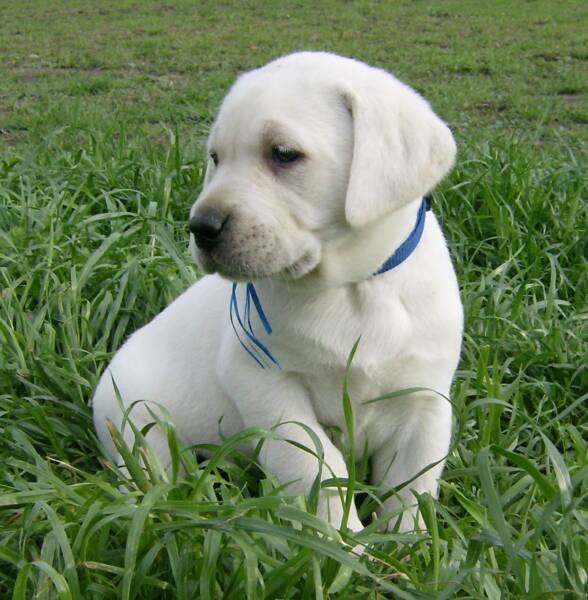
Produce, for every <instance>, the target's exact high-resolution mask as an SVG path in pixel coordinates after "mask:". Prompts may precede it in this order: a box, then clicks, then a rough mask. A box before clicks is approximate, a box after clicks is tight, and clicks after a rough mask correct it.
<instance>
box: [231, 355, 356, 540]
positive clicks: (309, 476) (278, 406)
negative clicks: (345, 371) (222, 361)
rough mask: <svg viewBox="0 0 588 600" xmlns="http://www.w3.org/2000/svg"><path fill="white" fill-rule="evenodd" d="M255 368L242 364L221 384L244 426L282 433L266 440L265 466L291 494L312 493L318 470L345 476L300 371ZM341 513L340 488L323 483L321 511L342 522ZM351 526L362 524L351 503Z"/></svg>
mask: <svg viewBox="0 0 588 600" xmlns="http://www.w3.org/2000/svg"><path fill="white" fill-rule="evenodd" d="M246 358H247V357H246ZM240 367H241V365H240ZM253 368H256V366H255V365H252V366H250V365H248V364H244V365H243V370H242V369H241V368H238V369H234V371H233V372H234V373H235V372H238V373H239V376H238V377H231V378H229V379H226V378H225V380H224V381H223V386H226V387H225V389H226V391H227V393H229V394H230V395H231V397H232V398H233V401H234V403H235V405H236V406H237V408H238V410H239V412H240V413H241V417H242V419H243V422H244V424H245V426H246V427H263V428H266V429H273V430H274V431H275V433H276V437H277V438H278V439H268V440H265V441H264V444H263V447H262V451H261V453H260V457H259V459H260V462H261V464H262V466H263V467H264V468H266V469H267V470H268V471H269V472H270V473H273V474H274V475H276V476H277V477H278V479H279V480H280V482H281V483H282V484H284V485H286V484H287V487H286V493H291V494H308V492H309V491H310V489H311V487H312V484H313V483H314V481H315V479H316V477H317V475H318V474H319V472H320V478H321V481H325V480H327V479H332V478H333V477H337V478H342V479H347V477H348V473H347V466H346V464H345V460H344V459H343V456H342V454H341V453H340V452H339V450H338V449H337V448H336V447H335V446H334V445H333V443H332V442H331V440H330V439H329V437H328V436H327V434H326V432H325V431H324V430H323V428H322V427H321V425H320V423H319V422H318V421H317V419H316V415H315V413H314V409H313V407H312V403H311V401H310V398H309V396H308V393H307V391H306V389H305V388H304V386H303V385H302V384H301V383H300V382H299V381H298V380H297V378H296V376H294V375H290V374H287V373H284V372H283V371H279V370H278V369H265V370H263V371H257V372H255V371H254V372H251V370H252V369H253ZM305 428H308V429H309V430H312V432H313V434H314V436H316V438H317V439H318V441H319V442H320V446H321V447H322V452H323V455H324V458H323V464H322V465H321V461H320V460H319V459H317V458H316V456H315V455H320V452H321V448H317V447H316V443H315V441H314V440H313V439H312V437H311V435H309V433H308V431H307V430H306V429H305ZM297 445H298V446H301V447H297ZM304 448H308V449H309V451H306V450H305V449H304ZM344 492H345V491H344V490H343V494H344ZM343 513H344V508H343V500H342V498H341V495H340V492H339V490H338V489H337V488H336V487H328V488H323V489H322V490H321V492H320V494H319V503H318V515H319V516H320V517H322V518H324V519H326V520H328V521H329V522H330V523H331V524H332V525H334V526H335V527H337V528H339V527H340V526H341V523H342V519H343ZM347 526H348V527H349V528H350V529H351V530H353V531H360V530H361V529H362V528H363V525H362V524H361V521H360V520H359V516H358V515H357V510H356V508H355V505H353V504H352V506H351V510H350V513H349V517H348V522H347Z"/></svg>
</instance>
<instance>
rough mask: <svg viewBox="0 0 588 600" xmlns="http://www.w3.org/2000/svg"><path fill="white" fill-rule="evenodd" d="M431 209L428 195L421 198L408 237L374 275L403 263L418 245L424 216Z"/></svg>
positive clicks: (423, 226) (423, 225)
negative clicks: (414, 221)
mask: <svg viewBox="0 0 588 600" xmlns="http://www.w3.org/2000/svg"><path fill="white" fill-rule="evenodd" d="M428 210H431V201H430V199H429V197H428V196H425V197H424V198H423V201H422V202H421V206H420V208H419V212H418V213H417V219H416V223H415V224H414V227H413V228H412V231H411V232H410V233H409V234H408V237H407V238H406V239H405V240H404V242H402V244H400V246H398V248H396V250H395V251H394V254H392V256H390V257H389V258H388V259H386V262H385V263H384V264H383V265H382V266H381V267H380V268H379V269H378V270H377V271H376V272H375V273H374V275H381V274H382V273H385V272H386V271H389V270H390V269H393V268H394V267H397V266H398V265H399V264H400V263H403V262H404V261H405V260H406V259H407V258H408V257H409V256H410V255H411V254H412V253H413V251H414V249H415V248H416V247H417V246H418V243H419V242H420V240H421V236H422V235H423V229H424V228H425V217H426V214H427V211H428Z"/></svg>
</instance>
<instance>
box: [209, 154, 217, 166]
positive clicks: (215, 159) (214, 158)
mask: <svg viewBox="0 0 588 600" xmlns="http://www.w3.org/2000/svg"><path fill="white" fill-rule="evenodd" d="M210 159H211V160H212V162H213V163H214V166H215V167H216V166H217V165H218V154H217V153H216V152H211V153H210Z"/></svg>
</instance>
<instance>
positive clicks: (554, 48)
mask: <svg viewBox="0 0 588 600" xmlns="http://www.w3.org/2000/svg"><path fill="white" fill-rule="evenodd" d="M330 4H331V3H330V2H326V3H321V4H320V5H316V6H315V7H314V8H312V7H310V5H309V6H308V7H307V6H305V5H304V4H300V5H298V6H296V7H289V6H287V5H286V4H278V3H272V2H270V3H266V4H264V5H263V7H257V8H256V9H255V10H254V8H253V7H254V6H257V5H256V4H255V5H254V4H253V3H252V4H251V5H250V6H247V5H246V4H244V3H239V5H236V4H232V3H224V4H222V5H219V6H216V5H214V6H213V5H212V4H211V5H210V7H209V5H208V3H206V4H204V3H202V5H200V4H192V3H184V2H182V3H180V2H177V3H173V5H171V3H170V5H167V6H166V5H161V4H159V3H138V4H135V5H134V7H132V5H131V3H128V2H121V3H116V4H115V3H100V4H98V3H90V2H79V1H77V2H68V3H62V4H59V5H56V4H55V3H51V4H49V3H43V2H39V1H35V2H29V3H26V4H25V3H22V4H13V5H10V6H8V5H7V4H6V5H3V6H2V8H1V11H2V19H3V23H4V27H3V28H2V30H0V53H1V54H2V56H3V58H4V64H3V69H4V73H2V81H3V87H2V89H1V90H0V130H1V131H2V135H1V136H0V144H3V145H2V154H1V158H0V460H1V466H0V597H2V598H16V599H20V598H23V599H24V598H26V599H29V598H60V599H66V598H73V599H75V598H92V599H94V598H96V599H101V598H104V599H106V598H109V599H110V598H111V599H119V598H137V599H158V600H159V599H162V598H170V599H172V598H173V599H175V598H179V599H192V598H197V597H198V598H199V597H201V598H214V599H216V598H235V599H241V598H244V597H246V598H262V597H267V598H326V597H337V598H374V599H376V598H382V597H394V598H431V599H440V598H447V599H450V598H475V599H477V598H491V599H499V598H505V599H520V598H536V599H544V598H570V599H573V598H582V597H585V595H586V593H587V592H588V583H587V571H588V542H587V541H586V540H587V539H588V531H587V529H588V514H587V510H586V507H587V504H588V503H587V496H588V485H587V482H588V452H587V446H586V438H587V419H586V414H587V413H586V400H587V399H588V372H587V367H586V364H587V359H588V311H587V301H586V299H587V298H588V265H587V261H586V254H587V252H586V251H587V249H588V242H587V240H588V235H587V234H588V232H587V223H588V210H587V203H586V199H587V184H586V177H585V164H586V156H587V154H588V153H587V152H586V115H587V113H586V77H585V73H586V60H587V57H588V45H587V43H586V41H585V36H584V37H582V34H583V32H584V31H585V29H586V25H587V22H586V9H585V8H584V7H583V5H582V4H581V3H579V2H568V3H561V4H560V3H553V4H551V3H547V2H521V3H516V4H515V3H506V2H494V3H487V5H480V6H475V7H474V5H473V4H472V5H470V4H469V3H465V2H458V1H456V0H454V1H452V2H444V3H443V4H430V3H425V2H410V3H408V2H401V3H394V4H393V3H389V4H386V3H383V4H375V3H367V2H362V3H360V2H350V3H338V4H337V10H333V11H329V10H328V8H329V5H330ZM64 17H67V18H64ZM351 25H352V26H351ZM302 47H306V48H309V47H313V48H319V47H320V48H326V49H331V50H335V51H338V52H341V53H344V54H354V55H356V56H358V57H360V58H363V59H365V60H368V61H369V62H372V63H376V64H380V65H383V66H385V67H387V68H389V69H391V70H393V71H395V72H396V73H397V74H398V75H400V76H401V77H402V78H403V79H405V80H406V81H408V82H409V83H411V84H412V85H413V86H415V87H417V88H418V89H420V90H422V91H423V92H425V93H426V95H427V96H428V97H429V98H430V99H431V100H432V101H433V104H434V106H435V108H436V109H437V110H438V111H439V112H440V114H442V115H443V116H444V117H445V118H446V119H448V120H449V121H450V122H451V124H452V126H453V128H454V130H455V132H456V136H457V138H458V142H459V143H460V146H461V151H460V157H459V161H458V164H457V167H456V168H455V169H454V171H453V172H452V174H451V176H450V177H449V178H448V180H447V181H445V182H444V183H443V185H442V186H441V187H440V188H439V190H437V191H436V193H435V195H434V210H435V212H436V213H437V214H438V215H439V217H440V219H441V221H442V224H443V227H444V230H445V232H446V234H447V237H448V240H449V243H450V247H451V250H452V253H453V257H454V260H455V264H456V269H457V272H458V277H459V280H460V284H461V290H462V296H463V299H464V305H465V309H466V333H465V339H464V348H463V353H462V361H461V364H460V368H459V371H458V374H457V378H456V382H455V385H454V389H453V398H452V401H453V402H454V405H455V434H454V441H453V444H452V450H451V453H450V456H449V459H448V464H447V468H446V470H445V472H444V476H443V481H442V484H441V493H440V498H439V500H433V499H431V498H430V497H428V496H423V497H422V498H421V499H420V504H421V510H422V512H423V514H424V516H425V522H426V524H427V531H426V532H423V533H419V534H402V535H401V534H398V533H394V532H391V533H387V534H382V533H380V532H378V531H377V530H376V527H375V526H372V527H369V528H368V529H367V530H366V531H365V532H364V533H362V534H360V535H359V536H357V540H354V539H353V538H351V537H350V536H349V535H348V534H346V533H345V532H342V533H340V532H336V531H334V530H332V528H330V527H329V526H328V525H327V524H325V523H323V522H321V521H320V520H318V519H317V518H316V517H314V516H313V514H312V512H313V508H312V504H313V503H312V499H311V500H310V501H309V502H305V501H304V500H303V499H301V498H290V497H283V496H281V495H279V493H278V492H279V486H278V484H277V482H276V481H275V480H274V478H273V477H272V475H271V474H265V473H262V472H261V471H260V469H259V467H257V466H256V465H255V464H254V462H253V461H252V460H251V459H250V458H247V457H245V456H242V455H240V454H239V453H238V451H237V450H236V448H237V447H238V445H239V444H238V442H239V441H240V440H241V438H239V439H231V440H228V441H227V442H226V444H224V445H223V446H222V447H221V448H217V449H213V454H212V457H211V458H210V459H208V460H200V461H198V460H197V459H196V458H195V456H194V455H193V454H192V453H191V452H189V451H186V450H185V449H182V448H181V446H180V444H179V442H178V441H177V440H176V438H175V435H174V433H173V427H171V425H170V424H167V423H164V424H163V426H164V427H166V428H167V429H168V430H169V440H170V444H171V446H172V448H173V449H174V451H173V456H174V458H175V463H174V465H175V468H176V470H175V471H174V473H172V475H171V476H170V477H168V476H167V475H166V474H165V473H164V472H163V471H162V469H161V467H160V466H159V465H158V464H157V461H156V460H155V459H154V458H153V457H151V456H149V452H148V449H147V448H145V447H144V444H142V443H141V442H139V444H138V446H139V447H138V448H136V449H135V450H136V453H139V452H142V453H143V456H144V457H145V456H146V462H147V464H148V465H149V469H148V471H147V472H146V473H143V472H141V471H140V469H138V468H135V469H134V474H135V476H134V479H133V481H131V482H129V483H128V488H129V492H126V493H123V492H121V491H120V490H119V484H120V482H121V480H122V477H123V475H122V474H121V473H120V472H118V471H117V469H116V468H115V467H114V466H113V465H112V464H111V463H109V462H108V461H106V460H105V459H104V458H102V454H101V451H100V449H99V446H98V444H97V440H96V437H95V435H94V433H93V428H92V422H91V411H90V408H89V400H90V398H91V395H92V391H93V388H94V386H95V384H96V381H97V377H98V374H99V373H100V372H101V370H102V369H103V368H104V367H105V365H106V364H107V362H108V360H109V358H110V357H111V356H112V353H113V352H114V351H115V350H116V348H118V347H119V346H120V344H121V343H122V341H123V340H124V339H125V337H126V336H127V335H128V334H129V333H130V332H131V331H133V330H134V329H136V328H137V327H139V326H140V325H142V324H143V323H145V322H147V321H148V320H149V319H150V318H151V317H152V316H154V315H155V314H157V312H159V311H160V310H161V309H162V308H163V307H164V306H165V305H166V304H167V303H168V302H169V301H170V300H171V299H173V298H174V297H175V296H177V295H178V294H179V293H180V292H181V291H182V290H183V289H185V287H186V286H187V285H189V283H190V282H192V281H194V280H195V278H196V277H197V273H196V270H195V267H194V266H193V264H192V261H191V259H190V257H189V255H188V252H187V250H186V241H187V234H186V226H185V223H186V215H187V211H188V208H189V206H190V204H191V202H192V201H193V199H194V198H195V196H196V195H197V193H198V189H199V185H200V182H201V178H202V162H201V152H200V144H201V140H202V135H203V134H204V133H205V131H206V127H207V125H208V123H209V122H210V119H211V117H212V115H213V114H214V111H215V108H216V106H217V103H218V102H219V100H220V98H221V97H222V94H223V93H224V91H225V90H226V87H227V86H228V85H229V84H230V82H231V81H232V80H233V78H234V76H235V75H236V73H237V72H238V71H239V70H240V69H242V68H248V67H250V66H254V65H256V64H261V63H263V62H265V61H266V60H267V59H269V58H270V57H271V56H275V55H278V54H280V53H283V52H286V51H289V50H293V49H296V48H302ZM350 350H351V349H350ZM343 384H344V382H341V386H342V402H343V403H344V405H345V406H346V408H347V409H349V406H350V404H349V401H348V398H347V397H346V394H345V393H344V390H343ZM391 401H392V400H391ZM243 435H244V436H246V437H261V438H263V437H265V436H268V435H272V433H271V432H263V431H247V432H245V433H244V434H243ZM313 451H314V449H313ZM133 456H134V455H133V454H132V453H131V454H130V456H129V461H130V462H131V464H133V461H135V460H136V458H133ZM180 464H183V465H184V467H185V470H186V475H185V476H179V475H178V474H177V468H178V467H179V465H180ZM137 466H138V463H137ZM364 471H365V465H360V466H358V469H357V476H358V481H357V482H354V484H353V485H350V486H349V488H350V489H354V490H355V492H357V493H361V492H363V493H364V494H363V495H362V496H360V497H359V498H358V500H359V502H360V503H362V508H363V511H364V513H366V514H367V515H369V512H370V509H371V504H373V503H372V502H371V494H372V490H370V489H369V488H367V487H366V486H365V484H364V483H362V474H363V472H364ZM342 485H343V488H344V489H343V492H344V493H345V489H346V486H345V484H342ZM356 541H359V542H360V543H362V544H364V545H366V546H367V549H366V551H365V553H364V556H363V557H362V558H360V559H358V558H357V557H355V556H354V555H353V554H352V553H351V552H350V547H351V546H353V545H354V544H355V542H356ZM368 554H369V555H371V556H372V557H373V560H368V558H367V555H368Z"/></svg>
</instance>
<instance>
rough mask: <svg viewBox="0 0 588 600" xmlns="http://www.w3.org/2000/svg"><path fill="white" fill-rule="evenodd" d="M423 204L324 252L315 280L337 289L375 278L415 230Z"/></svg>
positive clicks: (409, 206)
mask: <svg viewBox="0 0 588 600" xmlns="http://www.w3.org/2000/svg"><path fill="white" fill-rule="evenodd" d="M421 203H422V199H421V198H417V199H416V200H414V201H412V202H409V203H408V204H405V205H404V206H402V207H401V208H398V209H397V210H395V211H392V212H390V213H388V214H387V215H385V216H383V217H382V218H381V219H378V220H376V221H373V222H372V223H369V224H368V225H366V226H365V227H361V228H360V229H353V230H351V231H350V232H349V233H348V234H346V235H345V236H344V237H343V238H341V239H339V240H337V241H336V242H335V243H333V245H331V246H329V247H327V248H325V249H324V250H323V254H322V258H321V262H320V264H319V266H318V267H317V269H315V271H314V272H313V274H312V278H313V279H316V280H317V282H318V281H320V282H321V283H323V284H325V285H326V286H328V287H336V286H340V285H344V284H348V283H357V282H360V281H364V280H366V279H369V278H370V277H372V276H373V275H374V273H376V271H377V270H378V269H379V268H380V267H381V266H382V264H383V263H384V262H385V261H386V259H387V258H388V257H390V256H391V255H392V254H393V253H394V252H395V251H396V249H397V248H398V247H399V246H400V245H401V244H402V243H403V242H404V241H405V240H406V238H407V237H408V235H409V234H410V232H411V231H412V230H413V228H414V226H415V222H416V219H417V214H418V211H419V208H420V206H421Z"/></svg>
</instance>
